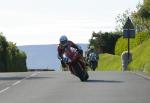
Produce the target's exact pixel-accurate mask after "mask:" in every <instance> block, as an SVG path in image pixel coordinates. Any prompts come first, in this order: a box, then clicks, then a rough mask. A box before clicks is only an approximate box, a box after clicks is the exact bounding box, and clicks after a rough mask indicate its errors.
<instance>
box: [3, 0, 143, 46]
mask: <svg viewBox="0 0 150 103" xmlns="http://www.w3.org/2000/svg"><path fill="white" fill-rule="evenodd" d="M142 1H143V0H0V32H2V33H3V35H4V36H5V37H6V38H7V40H8V41H12V42H14V43H16V44H17V45H18V46H19V45H40V44H58V43H59V38H60V36H61V35H66V36H67V37H68V39H69V40H72V41H73V42H75V43H88V42H89V39H90V38H91V36H92V32H93V31H95V32H99V31H102V32H110V31H114V30H115V25H116V21H115V17H116V16H117V15H118V14H121V13H123V12H124V11H125V10H127V9H130V10H131V11H133V10H136V6H137V4H138V3H142Z"/></svg>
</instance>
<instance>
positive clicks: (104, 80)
mask: <svg viewBox="0 0 150 103" xmlns="http://www.w3.org/2000/svg"><path fill="white" fill-rule="evenodd" d="M89 75H90V78H89V80H88V81H87V82H80V80H79V79H78V78H76V77H75V76H73V75H71V74H70V73H69V72H51V71H49V72H26V73H0V103H150V80H148V79H145V78H143V77H141V76H139V75H136V74H135V73H132V72H98V71H96V72H92V71H90V72H89Z"/></svg>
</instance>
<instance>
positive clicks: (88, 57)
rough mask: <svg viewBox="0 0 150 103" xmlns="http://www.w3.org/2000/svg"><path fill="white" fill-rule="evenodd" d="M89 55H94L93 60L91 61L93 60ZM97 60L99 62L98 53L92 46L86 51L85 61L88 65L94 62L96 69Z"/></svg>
mask: <svg viewBox="0 0 150 103" xmlns="http://www.w3.org/2000/svg"><path fill="white" fill-rule="evenodd" d="M91 53H94V54H96V55H95V57H94V60H93V58H91V55H90V54H91ZM98 60H99V56H98V53H97V52H96V50H95V47H94V46H93V45H92V46H90V47H89V49H88V51H87V54H86V61H87V62H88V65H90V64H91V63H92V62H93V61H95V62H96V67H97V65H98Z"/></svg>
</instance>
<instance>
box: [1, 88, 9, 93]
mask: <svg viewBox="0 0 150 103" xmlns="http://www.w3.org/2000/svg"><path fill="white" fill-rule="evenodd" d="M9 88H10V87H7V88H5V89H3V90H1V91H0V94H1V93H3V92H5V91H6V90H8V89H9Z"/></svg>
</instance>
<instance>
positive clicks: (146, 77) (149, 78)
mask: <svg viewBox="0 0 150 103" xmlns="http://www.w3.org/2000/svg"><path fill="white" fill-rule="evenodd" d="M135 74H136V75H139V76H141V77H143V78H145V79H148V80H150V77H149V76H146V75H143V74H140V73H135Z"/></svg>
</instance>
